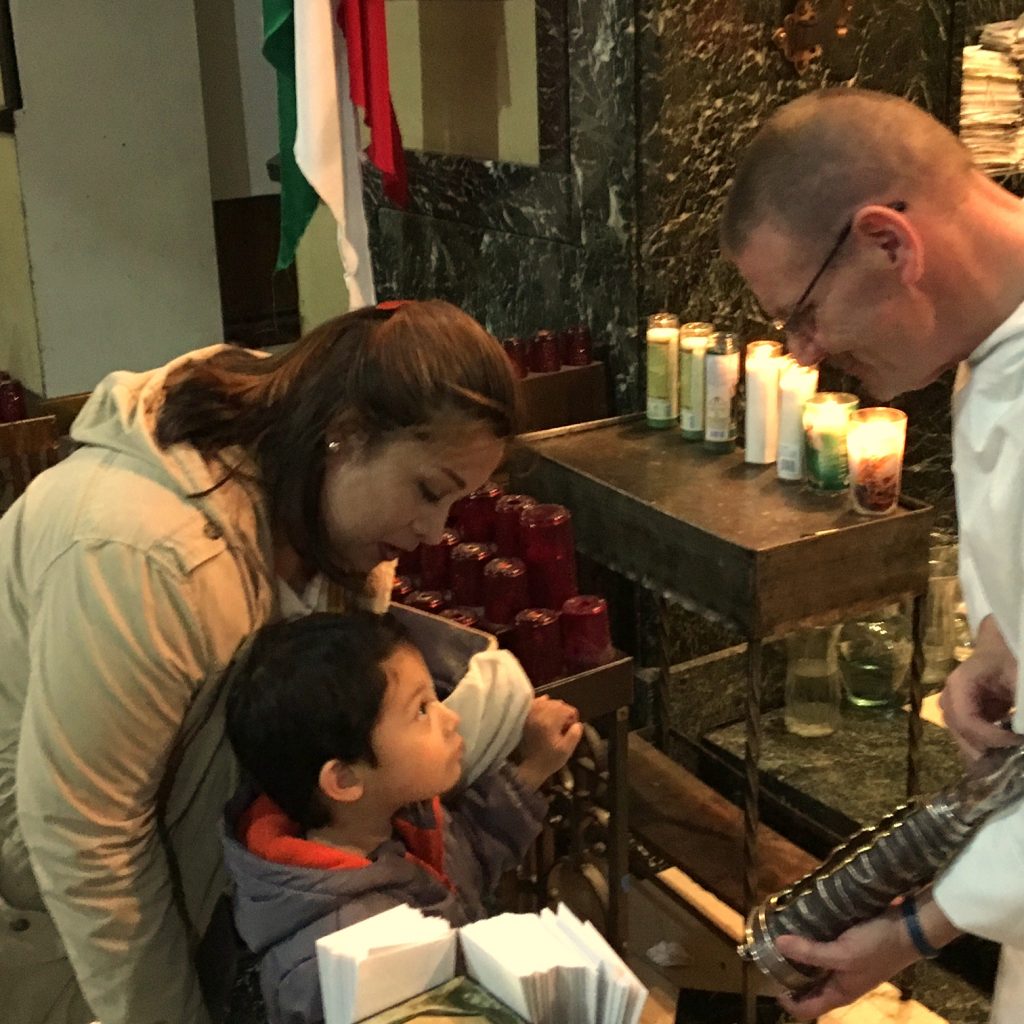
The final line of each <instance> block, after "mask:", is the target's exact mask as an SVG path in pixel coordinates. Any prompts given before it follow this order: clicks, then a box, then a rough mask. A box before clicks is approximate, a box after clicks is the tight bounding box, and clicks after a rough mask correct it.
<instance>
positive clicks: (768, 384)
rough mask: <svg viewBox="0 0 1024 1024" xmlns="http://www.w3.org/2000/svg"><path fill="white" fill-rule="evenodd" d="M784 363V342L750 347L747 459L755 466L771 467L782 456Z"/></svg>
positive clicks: (745, 430) (746, 369) (746, 415)
mask: <svg viewBox="0 0 1024 1024" xmlns="http://www.w3.org/2000/svg"><path fill="white" fill-rule="evenodd" d="M782 362H783V359H782V342H780V341H752V342H750V344H748V345H747V349H746V356H745V381H746V399H747V400H746V408H745V411H744V435H745V442H744V451H743V458H744V461H745V462H749V463H751V464H753V465H757V466H765V465H769V464H770V463H772V462H774V461H775V459H776V457H777V455H778V448H779V371H780V370H781V369H782Z"/></svg>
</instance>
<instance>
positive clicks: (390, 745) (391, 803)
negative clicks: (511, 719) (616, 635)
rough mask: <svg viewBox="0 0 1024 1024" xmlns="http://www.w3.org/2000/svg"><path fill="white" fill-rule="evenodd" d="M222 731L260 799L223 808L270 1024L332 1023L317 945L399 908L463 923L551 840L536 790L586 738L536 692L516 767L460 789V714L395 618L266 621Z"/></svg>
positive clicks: (241, 915)
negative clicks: (438, 690) (542, 840)
mask: <svg viewBox="0 0 1024 1024" xmlns="http://www.w3.org/2000/svg"><path fill="white" fill-rule="evenodd" d="M228 686H229V687H230V689H229V693H228V700H227V732H228V736H229V738H230V740H231V743H232V746H233V747H234V749H235V752H236V754H237V755H238V760H239V761H240V763H241V765H242V767H243V768H244V769H245V770H246V772H247V773H248V774H249V775H251V776H252V778H253V779H254V780H255V782H256V783H257V784H258V785H259V787H260V788H261V789H262V791H263V792H262V794H261V795H259V796H257V797H256V798H255V799H253V796H254V794H253V793H252V792H250V793H248V794H246V793H244V792H243V793H239V795H238V796H237V797H236V798H235V800H233V801H232V803H231V804H230V805H229V807H228V810H227V820H226V835H225V848H226V861H227V866H228V870H229V871H230V873H231V875H232V877H233V879H234V881H235V886H236V893H235V920H236V923H237V925H238V929H239V932H240V933H241V935H242V938H243V939H244V940H245V942H246V944H247V945H248V946H249V948H250V949H252V951H253V952H254V953H257V954H258V955H260V956H261V957H262V962H261V966H260V972H261V973H260V980H261V986H262V989H263V996H264V999H265V1001H266V1005H267V1013H268V1016H269V1020H270V1022H271V1024H285V1022H286V1024H313V1022H317V1021H322V1020H323V1010H322V1008H321V1002H320V982H319V977H318V974H317V963H316V951H315V943H316V940H317V939H318V938H320V937H322V936H324V935H327V934H329V933H330V932H333V931H336V930H337V929H338V928H344V927H346V926H347V925H350V924H354V923H355V922H356V921H359V920H361V919H363V918H365V917H370V916H372V915H374V914H378V913H380V912H381V911H383V910H387V909H388V908H390V907H393V906H395V905H396V904H399V903H408V904H410V905H411V906H414V907H418V908H420V909H421V910H423V911H425V912H428V913H432V914H437V915H440V916H442V917H445V918H447V919H448V920H449V921H450V922H451V923H452V924H453V925H461V924H464V923H466V922H468V921H473V920H476V919H478V918H480V917H483V916H484V915H485V913H486V910H485V899H486V897H487V895H488V894H489V893H490V892H491V891H492V890H493V888H494V886H495V885H496V883H497V881H498V879H499V878H500V877H501V875H502V874H503V873H504V872H505V871H507V870H508V869H510V868H512V867H514V866H515V865H516V864H517V863H518V862H519V861H520V860H521V858H522V857H523V855H524V854H525V853H526V851H527V849H528V848H529V846H530V844H531V843H532V842H533V840H534V839H535V838H536V836H537V834H538V833H539V831H540V828H541V823H542V821H543V817H544V812H545V810H546V803H545V801H544V800H543V799H542V798H541V797H539V796H538V795H537V792H536V791H537V789H538V788H539V787H540V785H541V784H542V783H543V782H544V780H545V779H546V778H547V777H548V776H549V775H550V774H551V773H552V772H555V771H557V770H558V769H559V768H561V767H562V765H564V764H565V763H566V761H567V760H568V758H569V755H570V754H571V753H572V751H573V750H574V749H575V747H576V744H577V743H578V742H579V738H580V735H581V733H582V726H581V725H580V724H579V722H578V720H577V719H578V716H577V714H576V711H575V709H574V708H571V707H570V706H569V705H568V704H565V703H563V702H562V701H552V700H548V699H547V698H539V699H537V700H536V701H535V702H534V705H533V707H532V708H531V711H530V714H529V715H528V717H527V720H526V725H525V726H524V729H523V739H522V743H521V745H520V755H521V758H520V763H519V765H518V766H516V767H512V766H511V765H509V764H503V765H502V766H501V767H500V768H498V769H497V770H495V771H492V772H490V773H486V774H484V775H483V776H481V777H480V778H479V779H477V780H476V782H474V783H473V785H472V786H470V787H469V788H468V789H466V790H465V791H463V792H461V793H459V794H458V795H457V796H455V797H453V798H451V799H450V800H448V801H446V806H444V807H442V804H441V800H440V798H439V794H442V793H446V792H448V791H449V790H452V789H453V787H455V786H456V785H457V784H458V781H459V776H460V771H461V755H462V750H463V742H462V739H461V737H460V736H459V733H458V725H459V719H458V715H456V714H455V713H454V712H453V711H450V710H448V709H447V708H446V707H445V706H444V705H443V704H442V703H440V701H438V699H437V695H436V694H435V692H434V684H433V681H432V680H431V677H430V673H429V672H428V670H427V666H426V664H425V663H424V661H423V657H422V655H421V654H420V652H419V651H418V650H417V649H416V648H415V647H414V646H412V644H411V642H410V641H409V639H408V638H407V637H406V635H405V632H404V630H403V629H402V627H401V626H400V625H399V624H398V623H397V622H396V621H395V620H394V619H393V618H391V617H390V616H377V615H370V614H359V615H350V616H337V615H310V616H307V617H306V618H302V619H295V620H292V621H290V622H282V623H278V624H276V625H272V626H268V627H265V628H264V629H263V630H261V631H260V632H259V634H257V636H256V639H255V640H254V641H253V644H252V647H251V648H250V650H249V652H248V654H247V655H244V656H242V657H241V658H240V659H239V661H238V663H237V664H235V665H234V666H233V668H232V669H231V671H230V673H229V679H228Z"/></svg>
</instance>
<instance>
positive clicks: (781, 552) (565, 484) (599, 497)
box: [511, 415, 933, 1024]
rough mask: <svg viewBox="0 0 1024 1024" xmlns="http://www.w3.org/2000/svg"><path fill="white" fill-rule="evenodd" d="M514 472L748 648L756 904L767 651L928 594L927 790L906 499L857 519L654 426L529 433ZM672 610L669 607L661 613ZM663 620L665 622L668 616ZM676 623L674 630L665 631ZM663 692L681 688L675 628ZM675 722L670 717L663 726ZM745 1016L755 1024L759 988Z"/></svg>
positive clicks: (606, 561) (922, 515)
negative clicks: (795, 635) (770, 643)
mask: <svg viewBox="0 0 1024 1024" xmlns="http://www.w3.org/2000/svg"><path fill="white" fill-rule="evenodd" d="M522 441H523V444H524V446H525V447H526V448H527V449H528V451H527V456H526V457H525V458H523V459H520V460H519V464H518V465H517V466H516V467H514V468H513V470H512V474H511V476H512V482H513V485H514V486H515V488H516V489H517V490H520V491H523V492H524V493H528V494H532V495H534V496H535V497H537V498H539V499H540V500H542V501H551V502H558V503H560V504H563V505H566V506H567V507H568V508H569V509H571V510H572V514H573V525H574V529H575V535H576V545H577V547H578V549H579V550H580V551H581V552H582V553H583V554H586V555H587V556H589V557H590V558H592V559H594V560H595V561H597V562H598V563H600V564H603V565H605V566H607V567H608V568H610V569H613V570H616V571H617V572H620V573H621V574H622V575H624V576H626V577H627V578H629V579H631V580H633V581H635V582H637V583H639V584H640V585H642V586H644V587H646V588H648V589H650V590H652V591H654V592H655V593H656V594H658V595H659V597H660V598H661V599H662V600H663V601H667V600H674V601H677V602H678V603H680V604H682V605H683V606H684V607H686V608H688V609H690V610H693V611H696V612H699V613H701V614H702V615H705V616H708V617H710V618H714V619H718V620H720V621H723V622H725V623H727V624H728V625H730V626H732V627H733V628H734V629H736V630H737V631H738V632H739V633H740V634H741V635H742V636H744V637H745V638H746V641H747V700H746V750H745V757H744V774H745V778H744V784H745V800H744V844H743V854H744V856H743V860H744V865H745V868H744V879H743V891H744V897H745V905H746V907H747V908H748V909H749V908H750V907H752V906H753V905H754V903H755V893H756V891H757V849H756V841H757V829H758V819H759V809H758V777H757V764H758V759H759V756H760V744H761V730H760V716H761V696H762V693H761V690H762V667H761V663H762V646H763V644H764V642H765V641H766V640H769V639H772V638H774V637H778V636H782V635H784V634H785V633H788V632H791V631H792V630H794V629H796V628H799V627H801V626H805V625H813V624H816V623H822V622H828V621H834V620H835V619H836V618H838V616H839V614H840V613H846V614H857V613H858V612H862V611H867V610H870V609H873V608H877V607H878V606H879V605H882V604H885V603H887V602H891V601H893V600H895V599H897V598H899V597H905V596H907V597H909V596H912V597H914V598H915V615H914V623H915V639H916V640H917V641H918V642H917V643H916V645H915V647H916V650H917V652H918V656H916V657H915V659H914V665H913V667H912V669H911V673H910V675H911V683H910V688H911V704H912V707H913V708H914V710H915V714H912V715H911V716H910V721H911V728H910V738H909V742H908V787H909V788H910V789H911V790H914V789H916V756H917V742H918V739H919V735H920V720H919V719H918V717H917V715H916V710H917V709H918V708H919V706H920V698H921V686H920V669H921V658H920V642H919V640H920V620H921V614H920V613H921V601H920V598H921V596H922V595H923V594H924V593H925V591H926V589H927V585H928V544H929V534H930V532H931V528H932V523H933V514H932V510H931V509H930V508H929V507H928V506H926V505H923V504H918V503H911V502H905V503H901V507H899V508H898V509H896V511H894V512H893V513H891V514H890V515H887V516H881V517H875V518H869V517H862V516H858V515H856V514H854V513H853V512H852V511H851V510H850V508H849V503H848V501H847V499H846V498H845V496H839V497H831V496H822V495H819V494H815V493H812V492H810V491H809V490H808V489H806V488H804V487H802V486H801V485H799V484H797V485H794V484H785V483H782V482H780V481H779V480H778V479H777V477H776V472H775V467H774V466H751V465H747V464H745V463H744V462H743V453H742V452H741V451H736V452H733V453H730V454H727V455H714V454H711V453H708V452H706V451H704V449H703V448H702V446H701V445H700V444H694V443H692V442H686V441H684V440H683V439H682V437H681V436H680V434H679V432H678V431H675V430H651V429H649V428H648V427H647V426H646V425H645V424H644V422H643V418H642V416H639V415H636V416H625V417H617V418H614V419H610V420H598V421H595V422H592V423H584V424H578V425H575V426H571V427H562V428H558V429H555V430H548V431H541V432H538V433H534V434H528V435H525V436H524V437H523V438H522ZM662 609H663V612H664V611H665V610H666V606H665V605H664V604H662ZM663 620H664V615H663ZM662 625H663V626H664V621H663V623H662ZM662 648H663V650H662V666H661V667H662V680H663V683H662V692H663V693H664V688H665V687H667V684H668V670H669V665H668V656H667V638H666V634H665V630H664V628H662ZM661 719H662V721H663V720H664V715H663V714H662V716H661ZM747 990H748V999H747V1000H746V1010H745V1013H746V1020H747V1021H748V1022H751V1024H752V1021H753V1015H754V1005H753V996H752V994H751V986H747Z"/></svg>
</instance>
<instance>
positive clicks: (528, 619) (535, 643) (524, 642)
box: [511, 608, 562, 686]
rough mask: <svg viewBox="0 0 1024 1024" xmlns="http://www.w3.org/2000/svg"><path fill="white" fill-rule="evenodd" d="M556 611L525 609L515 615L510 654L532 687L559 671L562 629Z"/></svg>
mask: <svg viewBox="0 0 1024 1024" xmlns="http://www.w3.org/2000/svg"><path fill="white" fill-rule="evenodd" d="M558 619H559V615H558V612H553V611H552V610H551V609H550V608H524V609H523V611H521V612H519V614H518V615H516V617H515V626H514V629H513V630H512V639H511V647H512V653H513V654H514V655H515V656H516V657H517V658H518V659H519V662H520V664H521V665H522V666H523V670H524V671H525V672H526V674H527V676H529V678H530V682H531V683H533V685H534V686H542V685H543V684H544V683H550V682H551V680H552V679H557V678H558V677H559V676H560V675H561V674H562V632H561V627H560V626H559V623H558Z"/></svg>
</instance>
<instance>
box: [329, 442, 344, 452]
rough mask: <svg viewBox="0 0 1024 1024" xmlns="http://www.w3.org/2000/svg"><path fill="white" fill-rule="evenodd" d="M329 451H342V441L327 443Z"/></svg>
mask: <svg viewBox="0 0 1024 1024" xmlns="http://www.w3.org/2000/svg"><path fill="white" fill-rule="evenodd" d="M327 450H328V451H329V452H340V451H341V442H340V441H328V442H327Z"/></svg>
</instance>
